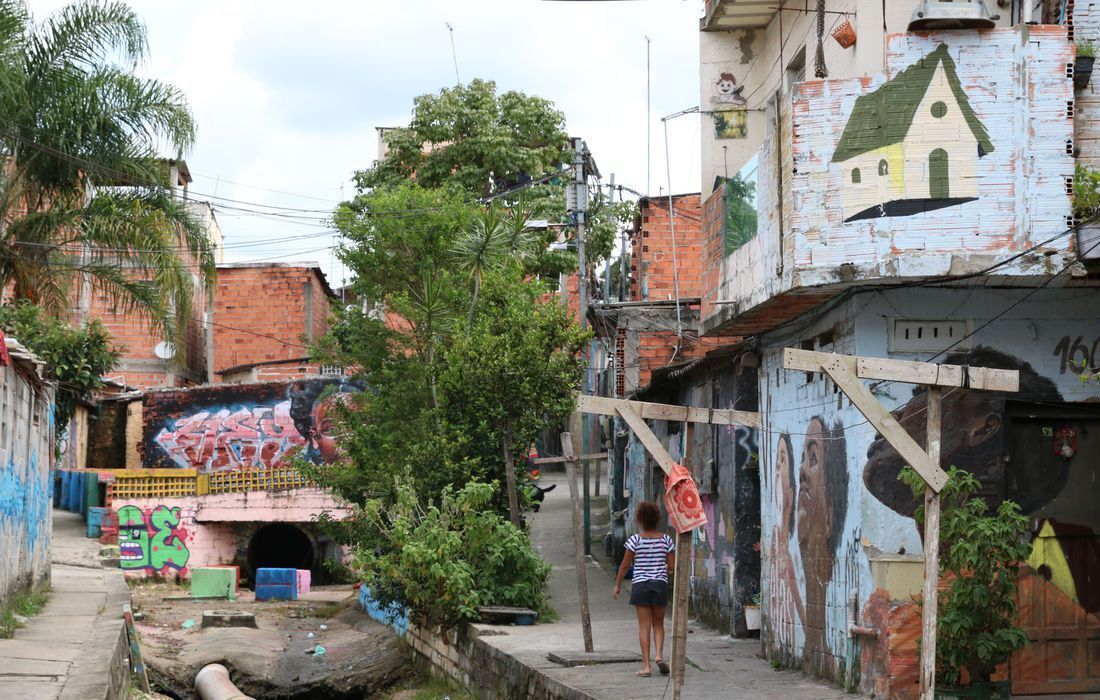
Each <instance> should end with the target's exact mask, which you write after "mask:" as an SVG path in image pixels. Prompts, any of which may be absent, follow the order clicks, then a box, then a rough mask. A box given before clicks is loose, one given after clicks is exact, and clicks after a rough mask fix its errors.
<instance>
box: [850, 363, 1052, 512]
mask: <svg viewBox="0 0 1100 700" xmlns="http://www.w3.org/2000/svg"><path fill="white" fill-rule="evenodd" d="M944 363H945V364H951V365H973V366H975V367H991V368H994V369H1014V370H1018V371H1019V373H1020V391H1019V393H1018V394H1014V395H1013V397H1012V398H1014V399H1019V400H1025V401H1036V402H1050V403H1059V402H1061V401H1062V395H1061V393H1060V392H1059V391H1058V388H1057V387H1056V386H1055V385H1054V382H1052V381H1050V380H1049V379H1047V378H1045V377H1042V376H1040V375H1039V373H1038V372H1036V371H1035V370H1034V368H1032V366H1031V365H1030V364H1028V363H1027V362H1024V361H1022V360H1020V359H1018V358H1015V357H1012V356H1011V355H1007V354H1005V353H1003V352H1000V351H998V350H994V349H992V348H987V347H977V348H975V349H974V350H972V351H968V352H959V353H952V354H950V355H948V356H947V357H946V358H945V359H944ZM926 398H927V397H926V394H925V392H924V391H922V390H920V389H917V390H915V391H914V393H913V397H912V398H911V399H910V400H909V402H908V403H906V404H905V405H904V406H902V407H901V408H899V409H897V410H895V411H894V416H895V417H896V418H897V419H898V423H900V424H901V425H902V426H903V427H904V428H905V429H906V431H908V433H909V434H910V435H912V436H913V439H914V440H916V441H917V444H921V445H923V444H924V443H925V439H926V438H925V428H926V421H925V416H924V410H925V403H926ZM1005 398H1006V396H1005V395H1004V394H998V393H995V392H989V391H970V390H967V389H957V390H953V391H948V392H945V393H944V397H943V409H942V410H943V424H944V425H945V426H951V427H950V429H947V430H944V432H943V436H942V440H943V443H942V447H941V450H942V455H943V457H942V460H941V461H942V464H943V466H944V467H949V466H952V465H954V466H957V467H959V468H961V469H966V470H967V471H969V472H970V473H972V474H974V476H976V477H977V478H978V480H979V481H981V482H982V483H983V484H1002V483H1004V479H1005V476H1004V463H1003V455H1004V454H1005V429H1004V428H1005V421H1006V417H1005ZM903 466H904V460H903V459H902V458H901V455H899V454H898V453H897V452H896V451H895V450H894V449H893V448H892V447H890V445H889V443H887V442H886V440H884V439H882V438H881V437H879V438H878V439H876V440H875V442H873V443H872V444H871V447H870V449H868V450H867V462H866V463H865V465H864V467H863V482H864V483H865V484H866V485H867V490H868V491H870V492H871V493H872V494H873V495H874V496H875V498H877V499H878V500H879V501H881V502H882V503H883V504H884V505H886V506H887V507H889V508H890V509H891V510H893V511H894V512H896V513H899V514H901V515H904V516H907V517H912V515H913V510H914V508H915V507H916V501H915V500H914V499H913V494H912V493H911V492H910V491H909V487H907V486H905V485H904V484H902V483H901V482H900V481H898V473H899V472H900V471H901V468H902V467H903ZM1018 476H1021V477H1024V478H1026V475H1018ZM1034 476H1035V477H1036V478H1035V479H1034V480H1033V481H1034V483H1031V484H1030V487H1029V488H1026V489H1019V491H1020V494H1019V498H1020V500H1019V501H1018V502H1019V504H1020V507H1021V508H1022V509H1023V511H1024V512H1025V513H1030V512H1032V511H1033V510H1035V509H1036V508H1038V507H1039V506H1041V505H1043V504H1044V503H1047V502H1048V501H1050V499H1051V498H1053V497H1054V496H1055V495H1056V494H1057V493H1058V492H1059V491H1061V490H1062V486H1063V485H1064V484H1065V474H1061V475H1059V474H1036V475H1034Z"/></svg>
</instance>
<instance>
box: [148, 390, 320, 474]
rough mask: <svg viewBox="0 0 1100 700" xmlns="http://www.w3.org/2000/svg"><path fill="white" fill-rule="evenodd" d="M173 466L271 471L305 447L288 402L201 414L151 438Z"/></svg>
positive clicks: (179, 421)
mask: <svg viewBox="0 0 1100 700" xmlns="http://www.w3.org/2000/svg"><path fill="white" fill-rule="evenodd" d="M155 442H156V444H157V445H159V446H160V447H161V448H162V449H163V450H164V451H165V452H166V453H167V454H168V456H169V457H170V458H171V459H172V461H173V462H175V463H176V464H177V465H179V466H181V467H184V468H199V469H204V470H208V471H218V470H223V469H239V468H242V467H245V468H247V467H274V466H277V465H278V464H279V463H280V462H281V461H282V459H283V458H284V457H285V456H286V455H287V453H288V452H289V451H290V450H291V449H292V448H294V447H301V446H303V445H305V444H306V440H305V438H304V437H303V436H302V435H301V433H299V432H298V430H297V428H295V426H294V421H293V420H292V419H291V416H290V401H282V402H280V403H277V404H275V405H274V406H255V407H252V408H238V409H236V410H232V411H231V410H229V409H222V410H220V411H215V412H209V411H202V412H200V413H196V414H194V415H191V416H187V417H185V418H180V419H179V420H177V421H176V423H175V425H174V426H173V427H172V428H164V429H162V430H161V431H160V432H159V433H157V436H156V438H155Z"/></svg>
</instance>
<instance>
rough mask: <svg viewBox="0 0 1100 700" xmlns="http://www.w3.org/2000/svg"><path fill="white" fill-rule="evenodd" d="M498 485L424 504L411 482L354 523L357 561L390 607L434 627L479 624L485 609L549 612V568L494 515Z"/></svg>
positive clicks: (369, 506)
mask: <svg viewBox="0 0 1100 700" xmlns="http://www.w3.org/2000/svg"><path fill="white" fill-rule="evenodd" d="M496 490H497V485H496V484H495V483H481V482H471V483H469V484H466V485H465V486H463V487H462V488H461V489H459V490H457V491H455V490H453V489H451V488H450V487H448V488H446V489H445V490H444V491H443V494H442V497H441V498H440V499H439V503H438V505H434V504H433V505H427V506H425V505H424V502H423V500H422V499H421V498H419V497H418V495H417V493H416V491H415V489H414V488H413V486H412V485H411V483H410V480H409V479H408V478H407V477H406V478H403V479H397V480H396V482H395V485H394V491H395V497H394V499H393V500H392V501H381V500H371V501H368V502H367V503H366V505H365V506H364V507H363V508H361V509H359V510H358V511H357V513H356V514H355V515H354V516H353V518H352V520H353V522H354V523H355V526H356V527H357V528H358V532H359V537H358V540H359V541H360V542H365V543H371V544H370V546H363V547H359V548H358V549H357V550H356V551H355V557H354V562H355V565H356V568H357V569H358V570H359V571H360V572H361V573H362V576H363V582H364V584H365V585H367V586H368V587H369V588H370V592H371V595H372V596H373V597H374V598H375V600H377V601H378V602H379V603H381V605H382V606H383V607H384V608H398V609H407V610H409V611H410V612H411V613H412V618H413V621H414V622H416V623H417V624H419V625H421V626H424V627H428V628H440V629H443V630H447V629H450V628H451V627H453V626H455V625H456V624H458V623H459V622H461V621H463V620H474V619H477V617H478V614H477V608H478V606H482V605H504V606H512V607H525V608H532V609H534V610H540V609H542V608H543V604H544V602H545V589H546V581H547V578H548V577H549V574H550V567H549V565H547V564H546V563H544V562H543V561H542V560H541V559H540V558H539V556H538V554H536V553H535V551H534V548H533V547H532V546H531V541H530V540H529V539H528V538H527V536H526V535H525V534H524V533H523V531H522V530H520V529H519V528H517V527H515V526H513V525H512V524H511V523H509V522H508V521H506V520H504V519H503V518H502V517H500V516H499V515H497V514H496V513H494V512H492V511H491V510H490V509H488V504H489V502H490V501H491V499H492V497H493V493H494V492H495V491H496Z"/></svg>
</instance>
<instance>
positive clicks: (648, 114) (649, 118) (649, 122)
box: [645, 36, 653, 195]
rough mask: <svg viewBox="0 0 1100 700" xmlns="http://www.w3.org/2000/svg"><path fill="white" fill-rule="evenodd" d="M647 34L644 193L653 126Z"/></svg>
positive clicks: (647, 191) (646, 40)
mask: <svg viewBox="0 0 1100 700" xmlns="http://www.w3.org/2000/svg"><path fill="white" fill-rule="evenodd" d="M649 44H650V40H649V36H646V38H645V193H646V194H647V195H648V194H649V193H650V189H649V166H650V162H651V161H652V157H651V156H650V155H649V154H650V149H649V131H650V128H651V127H652V126H653V115H652V113H651V112H650V107H649V98H650V94H649V93H650V85H651V82H650V80H649Z"/></svg>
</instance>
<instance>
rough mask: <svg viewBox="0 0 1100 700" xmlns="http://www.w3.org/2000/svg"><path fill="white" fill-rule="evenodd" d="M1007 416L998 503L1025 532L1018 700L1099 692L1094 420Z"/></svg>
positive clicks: (1098, 453)
mask: <svg viewBox="0 0 1100 700" xmlns="http://www.w3.org/2000/svg"><path fill="white" fill-rule="evenodd" d="M1061 410H1062V411H1065V412H1062V413H1060V414H1059V413H1055V412H1054V410H1053V409H1052V410H1049V411H1043V410H1030V411H1028V414H1029V415H1026V416H1021V415H1019V414H1017V415H1015V416H1013V417H1012V419H1011V430H1010V431H1009V432H1010V438H1009V443H1010V459H1009V462H1008V465H1007V469H1006V474H1005V476H1006V483H1005V486H1006V489H1005V496H1006V497H1007V498H1009V499H1011V500H1013V501H1015V502H1017V503H1020V504H1021V505H1022V506H1023V507H1024V511H1025V513H1027V514H1028V515H1029V516H1030V517H1031V518H1032V523H1033V524H1034V525H1035V531H1034V532H1033V542H1034V545H1033V549H1032V554H1031V557H1030V558H1029V560H1028V563H1027V564H1025V565H1024V566H1022V567H1021V576H1020V589H1019V595H1018V603H1019V607H1020V613H1019V625H1020V626H1021V627H1022V628H1023V629H1024V631H1025V632H1026V633H1027V636H1028V640H1029V644H1028V645H1027V646H1026V647H1025V648H1024V649H1023V650H1021V651H1019V652H1017V653H1016V654H1015V655H1014V656H1013V659H1012V666H1011V677H1012V692H1013V693H1014V694H1018V695H1027V694H1036V695H1039V694H1053V693H1087V692H1100V539H1098V536H1097V533H1100V507H1098V506H1097V504H1098V503H1100V422H1097V421H1096V420H1095V418H1094V417H1093V416H1092V415H1089V416H1088V417H1085V415H1081V414H1078V415H1073V413H1072V412H1069V411H1066V410H1065V409H1061Z"/></svg>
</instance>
